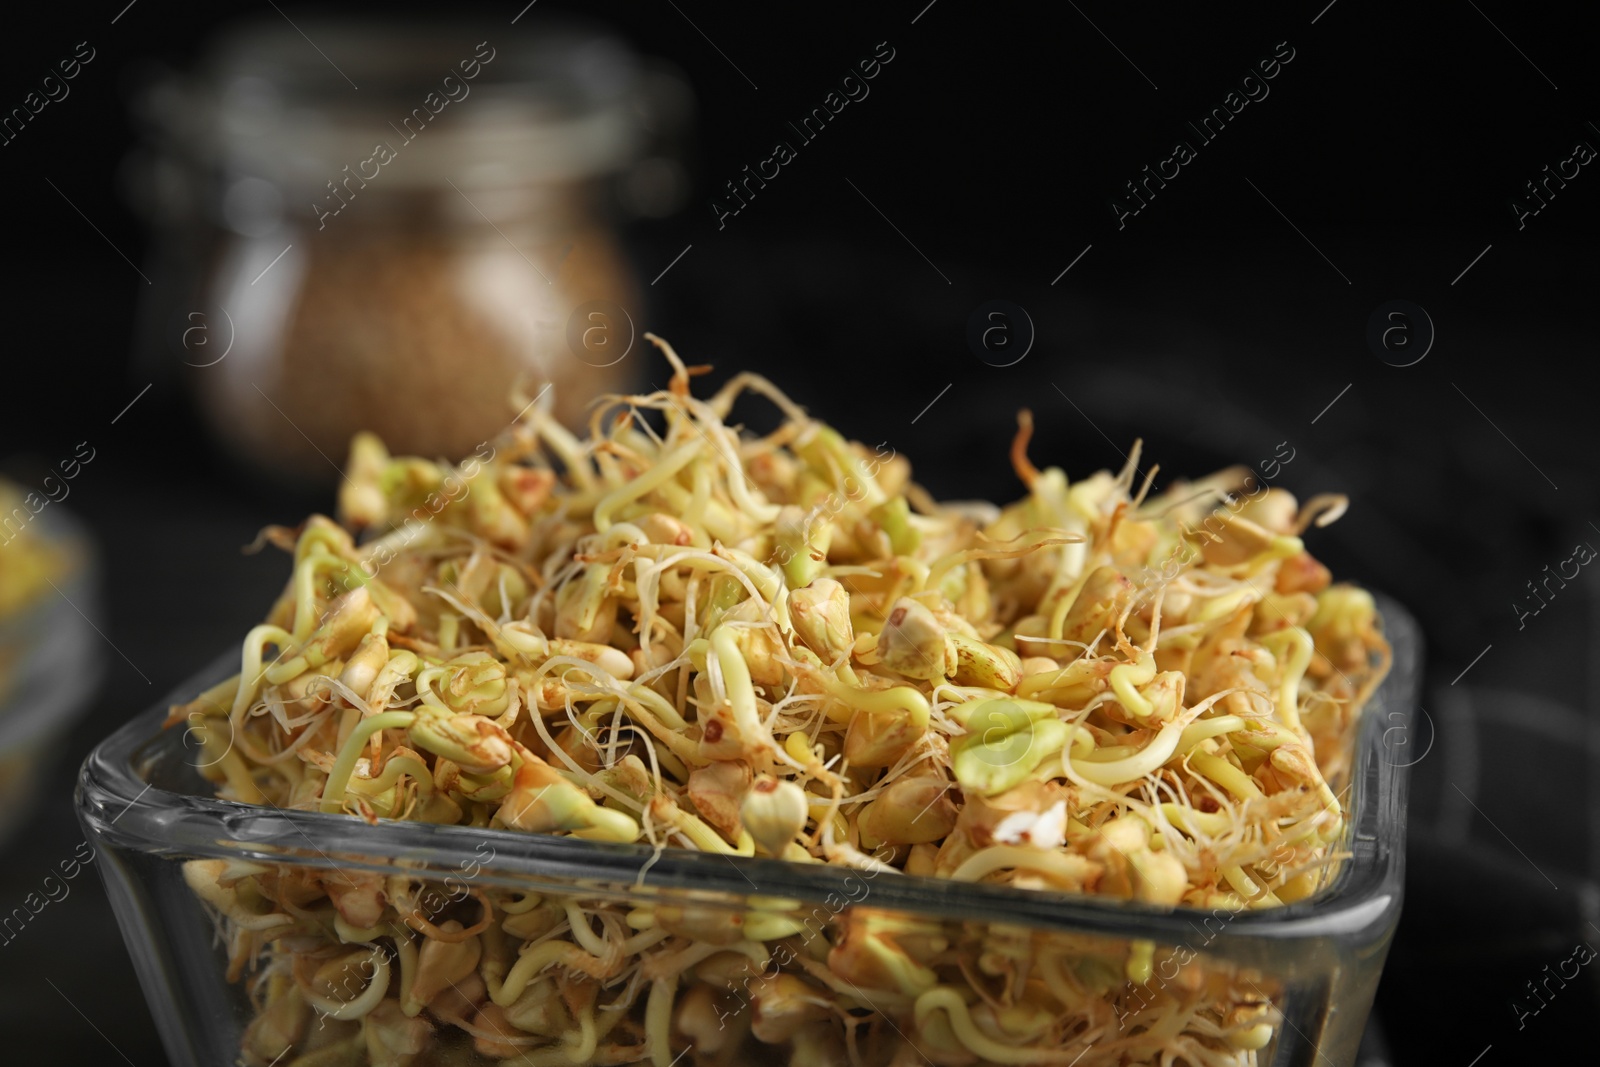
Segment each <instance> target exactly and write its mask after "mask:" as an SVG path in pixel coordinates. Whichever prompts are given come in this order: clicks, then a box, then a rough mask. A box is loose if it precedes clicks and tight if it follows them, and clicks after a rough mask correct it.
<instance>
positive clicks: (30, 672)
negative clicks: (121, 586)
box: [0, 482, 106, 844]
mask: <svg viewBox="0 0 1600 1067" xmlns="http://www.w3.org/2000/svg"><path fill="white" fill-rule="evenodd" d="M15 504H16V505H17V507H13V506H12V505H13V500H12V498H11V496H10V494H9V492H8V486H7V485H6V484H5V483H3V482H0V509H3V515H0V519H4V520H10V519H12V517H13V516H15V515H16V514H17V513H18V511H19V510H20V511H21V512H29V509H28V508H27V507H26V505H23V504H22V502H21V498H20V497H18V498H17V499H16V500H15ZM29 513H30V514H31V512H29ZM0 542H3V543H0V844H3V843H4V842H5V841H6V840H7V839H8V838H9V837H10V836H11V835H12V834H13V833H14V832H15V831H16V830H17V829H18V827H19V826H20V825H21V824H22V821H23V819H24V818H25V817H26V816H27V815H28V813H29V812H30V811H31V809H32V807H33V802H34V801H35V800H36V799H37V797H38V793H39V789H38V785H39V781H40V778H41V776H42V774H43V772H44V770H46V769H47V767H48V765H49V755H50V753H51V751H52V750H53V749H54V748H55V747H56V744H57V742H59V741H60V740H61V739H62V737H64V736H65V735H66V733H67V731H68V730H69V729H70V728H71V727H72V725H73V724H74V723H75V722H77V721H78V720H79V719H80V718H81V717H82V716H83V713H84V712H85V711H86V710H87V709H88V705H89V702H90V700H91V698H92V697H93V696H94V693H95V690H96V689H97V688H98V687H99V684H100V679H101V677H102V676H103V675H104V673H105V665H106V663H105V649H104V646H103V645H102V644H101V642H100V639H99V636H98V635H97V634H96V633H95V625H96V624H95V623H94V622H93V621H92V620H93V619H95V618H97V617H98V616H99V614H100V610H99V590H98V578H97V573H96V572H97V567H96V563H95V558H94V552H93V549H92V548H91V546H90V543H89V536H88V533H87V532H86V531H85V530H84V529H83V527H82V526H80V525H79V523H78V521H77V520H76V519H74V518H73V517H72V516H71V515H70V514H69V513H67V512H66V511H65V510H64V509H63V508H62V507H61V506H60V505H47V506H45V507H44V508H42V509H41V511H40V512H39V513H38V514H37V515H35V516H34V517H32V518H31V519H30V520H29V521H28V522H27V523H26V525H25V526H22V527H21V528H20V529H13V524H12V522H11V521H7V522H6V524H5V532H4V534H0Z"/></svg>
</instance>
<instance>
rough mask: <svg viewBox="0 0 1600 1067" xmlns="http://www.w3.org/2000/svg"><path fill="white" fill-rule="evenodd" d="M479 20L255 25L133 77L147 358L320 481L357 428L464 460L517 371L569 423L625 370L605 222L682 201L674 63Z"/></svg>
mask: <svg viewBox="0 0 1600 1067" xmlns="http://www.w3.org/2000/svg"><path fill="white" fill-rule="evenodd" d="M301 30H303V31H304V34H303V35H302V33H301V32H299V31H301ZM477 36H479V33H478V32H477V31H469V30H467V29H465V28H464V27H462V26H461V25H459V24H445V23H431V24H420V23H419V24H410V25H402V26H399V27H395V26H392V25H384V26H378V25H373V24H357V23H350V22H339V23H335V22H318V21H312V20H301V21H300V22H299V23H298V29H297V28H296V27H295V26H291V25H290V24H288V23H287V22H285V21H283V20H279V21H277V22H263V23H251V24H247V25H244V26H241V27H239V28H237V29H235V30H233V31H231V32H229V33H227V34H225V35H224V36H222V37H221V38H219V39H218V40H217V41H216V42H215V43H214V44H213V45H212V47H211V48H210V50H209V52H208V54H207V56H206V57H205V60H204V61H203V63H202V64H201V68H200V71H199V73H198V74H197V75H196V76H194V77H189V78H179V77H176V76H170V75H169V76H165V77H159V78H155V79H153V80H152V81H151V83H150V86H149V88H148V89H147V90H146V91H145V92H144V93H142V94H141V96H140V99H139V102H138V104H137V108H136V110H137V112H138V114H139V117H140V118H141V119H142V120H143V124H144V126H145V127H146V137H145V146H146V147H145V149H144V150H143V151H142V152H141V153H140V154H139V155H138V156H137V157H135V158H134V159H133V160H131V161H130V162H131V164H132V165H131V166H130V168H129V177H130V179H131V186H132V189H133V190H134V192H135V193H136V199H138V200H139V202H140V203H141V205H142V206H143V207H144V208H145V210H146V213H147V215H148V216H149V217H150V219H151V221H152V224H153V225H154V227H155V229H156V230H157V237H158V240H157V241H156V242H154V244H155V246H156V248H157V252H156V256H157V262H156V263H155V266H156V267H157V271H156V274H157V276H158V277H159V278H160V279H161V280H160V282H159V284H157V285H156V286H154V287H152V289H151V290H150V293H149V301H148V304H147V307H146V309H145V314H144V319H145V323H144V325H145V329H144V331H143V333H144V335H145V338H146V348H147V352H146V355H147V358H154V359H158V360H160V361H162V362H166V363H169V364H170V363H171V362H173V357H174V355H176V357H177V360H178V361H181V362H183V363H186V364H188V365H189V366H190V367H193V368H196V370H195V371H193V372H190V376H191V380H192V386H193V388H194V390H195V393H196V395H197V397H198V399H199V401H200V406H201V408H202V410H203V412H204V414H205V415H206V418H207V421H208V422H209V423H210V425H211V427H212V429H213V431H214V432H215V433H216V434H217V435H218V436H219V437H220V438H221V439H222V440H223V441H224V442H226V443H227V444H228V445H230V446H232V448H233V449H234V450H235V451H237V452H239V453H241V454H242V455H244V456H245V457H246V458H247V459H249V460H251V461H253V462H254V463H255V464H256V465H257V466H259V467H261V468H263V469H265V470H267V471H270V472H272V473H274V474H276V475H278V476H280V477H283V478H286V479H289V480H296V481H316V482H326V481H329V480H331V479H333V478H334V477H335V476H336V474H335V469H334V468H335V466H336V465H337V464H339V463H342V460H343V457H344V454H345V451H346V449H347V447H348V442H349V439H350V436H351V435H352V434H353V433H354V432H356V431H357V430H362V429H369V430H372V431H374V432H376V433H378V434H379V435H380V436H381V437H382V438H383V439H384V440H385V441H386V442H387V443H388V444H389V446H390V448H391V449H393V450H394V451H396V452H398V453H414V454H420V455H424V456H429V457H448V458H452V459H456V458H460V457H461V456H463V455H465V454H467V453H469V452H471V451H472V450H473V449H474V448H475V447H477V445H478V444H479V443H480V442H482V441H484V440H485V439H487V438H488V437H490V436H492V435H493V434H495V433H496V432H498V431H499V430H500V429H502V428H503V427H504V426H506V425H507V424H508V423H509V422H510V420H511V418H512V417H513V416H514V415H515V409H514V408H513V407H511V406H510V397H511V394H512V391H513V388H514V387H516V386H517V385H518V384H519V383H520V384H521V385H522V386H523V388H524V391H525V392H526V394H527V395H528V396H529V397H532V396H534V395H535V394H536V393H538V392H539V391H540V390H541V389H542V387H543V383H546V382H548V383H550V384H551V385H552V386H553V387H554V398H555V403H556V412H557V414H558V416H559V417H561V418H562V419H564V420H565V421H567V422H568V423H569V424H577V423H579V422H581V421H582V419H583V418H584V411H585V409H586V407H587V404H588V402H589V400H590V399H592V398H593V396H595V395H596V394H597V393H600V392H605V391H610V390H615V389H618V388H623V387H626V385H627V384H628V372H629V370H630V369H631V366H630V363H629V362H627V361H625V358H624V357H625V356H627V355H628V354H629V353H630V350H631V349H635V348H637V343H636V342H637V334H638V332H639V330H640V329H641V327H639V326H638V325H637V323H638V321H639V318H640V315H639V311H638V303H639V296H638V293H639V285H638V281H637V279H636V277H635V276H634V274H633V272H632V270H631V268H630V266H629V264H628V262H627V260H626V258H625V257H624V255H623V252H622V249H621V247H620V244H619V241H618V237H617V234H616V231H615V225H616V222H617V220H618V219H619V218H620V217H622V216H623V215H624V214H633V215H663V214H667V213H669V212H671V211H672V210H674V209H676V207H677V206H678V205H679V204H680V203H681V202H682V199H683V195H684V191H685V189H686V187H687V182H686V179H685V178H684V176H683V172H682V169H681V167H680V166H679V165H678V164H677V163H676V156H677V153H676V151H675V149H676V144H675V142H676V140H677V138H678V136H679V135H680V134H681V132H682V130H683V129H684V128H685V127H686V124H687V116H688V112H689V108H690V104H689V97H688V90H687V87H686V84H685V83H684V81H683V80H682V79H681V77H676V76H674V75H672V74H671V73H669V72H665V71H652V70H648V69H644V68H642V67H641V64H640V63H639V62H638V60H637V59H636V57H635V56H634V55H633V54H632V53H631V52H630V51H629V50H628V49H627V48H626V47H625V46H623V45H622V44H621V43H619V42H618V41H617V40H615V39H614V38H611V37H609V36H607V35H605V34H603V33H600V32H596V31H593V30H589V29H585V28H579V27H574V26H573V25H571V24H568V23H539V22H537V21H536V20H535V19H533V18H532V17H530V18H529V19H527V20H525V21H524V23H523V25H522V26H521V27H518V28H517V29H516V30H515V31H514V32H511V33H508V34H506V35H504V36H503V37H500V38H499V39H496V40H485V41H478V42H475V41H474V38H476V37H477ZM312 42H315V43H312ZM152 341H153V342H154V343H153V344H151V342H152Z"/></svg>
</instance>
